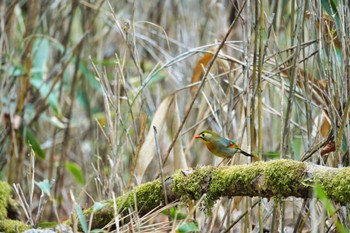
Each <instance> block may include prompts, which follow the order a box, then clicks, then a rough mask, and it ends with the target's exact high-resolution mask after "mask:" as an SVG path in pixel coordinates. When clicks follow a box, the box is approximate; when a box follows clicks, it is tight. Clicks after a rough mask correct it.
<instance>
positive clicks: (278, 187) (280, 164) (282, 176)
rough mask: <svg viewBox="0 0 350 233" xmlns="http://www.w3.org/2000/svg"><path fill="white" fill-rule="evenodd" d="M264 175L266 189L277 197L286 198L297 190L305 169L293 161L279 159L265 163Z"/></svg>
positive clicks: (300, 163) (302, 165) (303, 165)
mask: <svg viewBox="0 0 350 233" xmlns="http://www.w3.org/2000/svg"><path fill="white" fill-rule="evenodd" d="M267 164H268V166H266V168H265V171H264V175H265V181H266V184H265V185H264V186H265V187H266V188H268V189H270V190H271V191H272V194H273V195H275V196H277V197H282V196H288V195H289V194H290V193H291V192H294V191H296V190H297V189H298V186H297V184H299V182H300V179H301V177H302V175H303V173H304V171H305V169H306V167H305V164H304V163H302V162H297V161H293V160H287V159H281V160H275V161H271V162H268V163H267Z"/></svg>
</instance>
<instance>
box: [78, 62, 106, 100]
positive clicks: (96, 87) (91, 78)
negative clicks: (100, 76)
mask: <svg viewBox="0 0 350 233" xmlns="http://www.w3.org/2000/svg"><path fill="white" fill-rule="evenodd" d="M79 70H80V71H81V72H82V73H83V75H84V78H85V79H86V80H87V82H88V84H89V85H90V86H91V87H92V88H93V89H94V90H95V91H97V92H98V93H100V94H101V93H102V88H101V85H100V83H99V82H98V81H97V79H96V78H95V75H94V74H93V73H91V72H90V71H89V70H88V69H87V68H86V65H85V63H84V62H80V64H79Z"/></svg>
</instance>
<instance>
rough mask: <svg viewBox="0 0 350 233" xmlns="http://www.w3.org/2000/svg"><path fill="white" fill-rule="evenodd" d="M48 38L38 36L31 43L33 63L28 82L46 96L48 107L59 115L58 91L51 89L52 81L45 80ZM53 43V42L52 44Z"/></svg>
mask: <svg viewBox="0 0 350 233" xmlns="http://www.w3.org/2000/svg"><path fill="white" fill-rule="evenodd" d="M49 42H50V41H49V39H48V38H44V37H39V38H37V39H36V40H35V42H34V45H33V54H34V56H33V65H32V68H31V74H32V75H31V78H30V83H31V84H32V85H33V86H34V87H35V88H37V89H38V90H39V92H40V95H41V96H42V97H46V96H48V99H47V101H48V103H49V104H50V107H51V108H52V109H53V110H54V111H55V113H56V114H57V115H61V109H60V107H59V103H58V92H57V91H55V90H53V91H50V90H51V86H52V85H53V84H52V82H49V81H48V80H47V73H48V68H47V62H48V57H49V53H50V46H49V45H50V44H49ZM54 45H55V44H54ZM57 47H58V48H59V49H58V50H60V47H59V44H58V45H57V43H56V48H57Z"/></svg>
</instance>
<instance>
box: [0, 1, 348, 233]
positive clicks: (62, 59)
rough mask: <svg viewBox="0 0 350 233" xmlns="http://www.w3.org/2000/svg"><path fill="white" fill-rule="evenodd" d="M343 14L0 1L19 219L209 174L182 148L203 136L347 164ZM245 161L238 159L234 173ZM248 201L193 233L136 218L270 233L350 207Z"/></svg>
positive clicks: (201, 157) (311, 7) (232, 202)
mask: <svg viewBox="0 0 350 233" xmlns="http://www.w3.org/2000/svg"><path fill="white" fill-rule="evenodd" d="M344 3H345V4H344ZM346 4H348V2H347V1H341V0H321V1H301V0H291V1H278V0H269V1H267V0H262V1H254V0H253V1H252V0H244V1H243V0H231V1H230V0H222V1H213V0H202V1H192V0H191V1H180V0H157V1H126V0H118V1H111V0H110V1H104V0H98V1H89V0H86V1H83V0H82V1H77V0H73V1H56V0H51V1H35V0H28V1H25V0H12V1H9V0H1V5H0V61H1V63H0V75H1V76H0V77H1V79H0V81H1V86H0V177H1V180H4V181H7V182H8V183H9V184H11V185H13V186H12V187H13V189H14V190H15V192H14V193H15V198H16V199H19V200H22V201H24V200H26V201H27V203H28V205H22V206H21V211H22V214H23V219H24V220H25V221H28V222H29V223H30V224H32V225H37V224H38V223H39V222H48V221H55V222H60V221H62V220H64V219H66V218H68V217H69V216H70V215H71V214H72V212H74V206H76V205H77V206H79V207H80V208H86V207H89V206H91V205H93V204H94V203H96V202H100V201H102V200H106V199H110V198H113V197H115V196H120V195H122V194H124V193H125V192H127V191H128V190H130V189H132V188H133V187H135V186H138V185H139V184H141V183H144V182H146V181H150V180H154V179H155V178H157V177H158V176H159V174H160V172H162V173H164V174H165V175H171V174H172V173H173V172H174V171H175V170H177V169H185V168H188V167H195V166H198V165H216V164H218V163H219V162H220V159H217V158H214V157H213V156H212V155H211V154H210V153H209V152H208V151H207V149H206V148H205V147H204V145H203V144H202V143H200V142H198V141H195V140H194V139H193V136H194V135H195V134H196V133H198V132H200V131H202V130H204V129H211V130H213V131H216V132H218V133H219V134H220V135H222V136H225V137H228V138H235V139H237V141H238V142H239V144H240V145H241V148H242V149H244V150H246V151H249V152H253V153H255V154H257V155H258V156H259V157H260V159H262V160H271V159H278V158H289V159H293V160H305V161H311V162H315V163H319V164H321V165H324V166H331V167H342V166H348V165H349V153H348V149H349V145H350V141H349V139H350V129H349V127H348V124H347V121H348V114H347V113H348V109H349V104H350V101H349V95H350V86H349V48H350V47H349V45H350V44H349V43H350V42H349V24H350V16H349V8H348V5H346ZM241 9H242V10H241ZM231 24H232V25H233V30H232V32H231V33H229V36H228V38H227V39H226V40H225V42H224V46H223V47H222V49H221V50H220V53H219V55H218V56H217V57H214V54H215V52H216V51H217V50H218V48H219V45H220V43H221V42H222V41H223V39H224V38H225V35H226V33H227V32H228V30H229V28H230V25H231ZM213 58H215V61H214V63H213V66H212V67H211V69H210V72H209V73H208V75H207V76H205V78H204V80H203V79H202V77H203V74H204V73H205V72H206V71H207V68H208V64H209V63H210V61H211V60H212V59H213ZM202 81H203V83H202ZM201 84H203V85H201ZM198 87H201V88H200V89H199V88H198ZM153 126H155V127H156V129H157V133H156V132H155V131H154V129H153ZM155 136H157V137H158V140H157V141H156V140H155ZM156 142H157V143H156ZM158 149H159V151H160V156H161V161H162V162H159V160H160V158H159V157H158V155H157V151H158ZM248 162H250V161H249V160H248V159H247V158H245V157H244V156H239V155H237V156H235V157H234V159H233V161H232V164H245V163H248ZM160 164H161V165H162V166H161V167H162V169H160ZM42 194H43V195H44V196H46V197H47V201H46V202H45V204H44V205H41V206H39V200H40V196H41V195H42ZM253 200H254V198H250V197H236V198H232V199H225V198H224V199H222V200H221V201H220V202H218V203H217V205H216V207H215V210H213V211H214V212H215V214H214V215H213V216H206V215H204V214H203V213H201V211H198V212H199V213H198V216H197V220H196V221H197V222H196V224H195V226H192V225H186V224H185V223H186V221H187V222H189V220H188V218H185V219H182V220H176V221H175V220H172V221H173V224H170V226H169V223H168V222H166V221H168V220H165V218H162V214H161V213H158V212H157V213H153V214H154V215H157V217H155V218H151V220H150V219H145V220H144V221H143V220H138V221H136V220H135V221H134V222H133V224H135V225H137V224H139V225H138V227H139V228H138V229H139V230H140V232H147V231H150V229H153V230H152V231H154V232H157V231H158V232H164V231H165V229H167V230H170V229H176V228H179V227H180V226H185V227H188V228H187V229H190V230H188V231H187V232H189V231H201V232H204V231H205V230H204V229H207V230H208V231H207V232H223V230H222V229H225V228H227V226H230V224H232V223H233V222H234V219H237V218H238V217H239V216H244V217H242V218H241V220H240V221H237V222H235V224H234V225H233V226H232V227H231V229H230V230H229V231H228V232H246V231H248V232H249V231H250V230H248V229H251V228H249V227H251V226H252V225H253V226H255V225H257V221H258V220H260V221H263V222H264V228H265V229H267V230H269V231H271V232H276V231H277V230H278V229H279V230H280V232H281V231H283V230H282V229H284V230H285V231H286V232H293V230H294V232H302V231H303V232H308V231H311V230H312V229H313V231H314V232H336V231H343V232H346V228H349V212H348V208H346V206H345V207H344V206H343V207H340V206H339V205H336V204H335V203H331V202H329V206H328V207H329V208H331V209H332V210H335V211H333V212H332V211H330V209H329V208H325V205H324V203H323V202H322V201H316V200H313V201H310V202H303V200H299V199H296V198H288V199H285V200H279V199H276V200H275V199H274V200H265V199H263V200H262V204H261V205H262V207H260V208H257V207H255V206H253V205H252V203H253ZM39 209H43V213H44V214H42V213H40V212H41V211H39V213H40V215H39V216H38V217H36V216H37V215H38V210H39ZM179 211H183V212H186V209H181V208H180V209H179ZM247 213H248V214H247ZM184 214H185V213H184ZM248 216H249V217H248ZM181 224H182V225H181ZM184 224H185V225H184ZM135 227H136V226H135ZM162 227H164V229H163V228H162ZM166 227H168V228H166ZM191 227H193V228H191ZM135 229H136V228H135ZM157 229H158V230H157ZM255 230H259V229H258V228H255ZM121 231H123V232H124V231H125V232H128V228H121ZM180 232H181V231H180ZM183 232H186V230H184V231H183Z"/></svg>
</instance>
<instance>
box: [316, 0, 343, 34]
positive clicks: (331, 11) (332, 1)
mask: <svg viewBox="0 0 350 233" xmlns="http://www.w3.org/2000/svg"><path fill="white" fill-rule="evenodd" d="M321 5H322V7H323V8H324V9H325V11H326V12H327V14H328V15H329V16H331V17H332V18H333V19H335V23H336V25H337V28H339V25H340V21H339V14H338V10H337V6H338V0H321Z"/></svg>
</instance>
